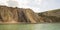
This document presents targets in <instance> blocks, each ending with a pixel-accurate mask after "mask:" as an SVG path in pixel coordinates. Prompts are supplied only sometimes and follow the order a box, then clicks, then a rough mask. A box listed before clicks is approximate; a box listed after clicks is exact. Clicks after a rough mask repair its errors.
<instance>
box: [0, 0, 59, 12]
mask: <svg viewBox="0 0 60 30" xmlns="http://www.w3.org/2000/svg"><path fill="white" fill-rule="evenodd" d="M7 1H8V0H0V5H8V3H7ZM13 1H16V3H15V4H17V6H18V7H20V8H31V9H32V10H33V11H35V12H44V11H49V10H50V9H58V8H59V9H60V0H13ZM10 2H11V1H10ZM13 4H14V2H12V3H10V4H9V5H12V6H14V5H13ZM15 6H16V5H15Z"/></svg>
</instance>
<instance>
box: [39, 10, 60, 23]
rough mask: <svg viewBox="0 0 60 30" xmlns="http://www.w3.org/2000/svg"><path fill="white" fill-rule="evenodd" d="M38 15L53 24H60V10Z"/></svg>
mask: <svg viewBox="0 0 60 30" xmlns="http://www.w3.org/2000/svg"><path fill="white" fill-rule="evenodd" d="M38 15H39V16H42V17H44V18H45V19H46V20H49V19H50V21H52V22H60V9H55V10H52V11H46V12H42V13H38Z"/></svg>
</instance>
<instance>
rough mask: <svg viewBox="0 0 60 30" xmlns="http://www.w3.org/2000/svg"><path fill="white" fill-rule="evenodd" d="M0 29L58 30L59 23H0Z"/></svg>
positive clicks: (59, 28) (59, 29) (59, 27)
mask: <svg viewBox="0 0 60 30" xmlns="http://www.w3.org/2000/svg"><path fill="white" fill-rule="evenodd" d="M0 30H60V23H40V24H0Z"/></svg>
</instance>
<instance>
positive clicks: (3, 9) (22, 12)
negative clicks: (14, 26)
mask: <svg viewBox="0 0 60 30" xmlns="http://www.w3.org/2000/svg"><path fill="white" fill-rule="evenodd" d="M42 20H43V19H42V18H41V17H39V16H38V15H37V14H35V13H34V12H33V11H32V10H31V9H29V8H27V9H24V8H17V7H15V8H13V7H7V6H0V21H1V22H8V23H9V22H10V23H13V22H14V23H15V22H23V23H39V22H43V21H42Z"/></svg>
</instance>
